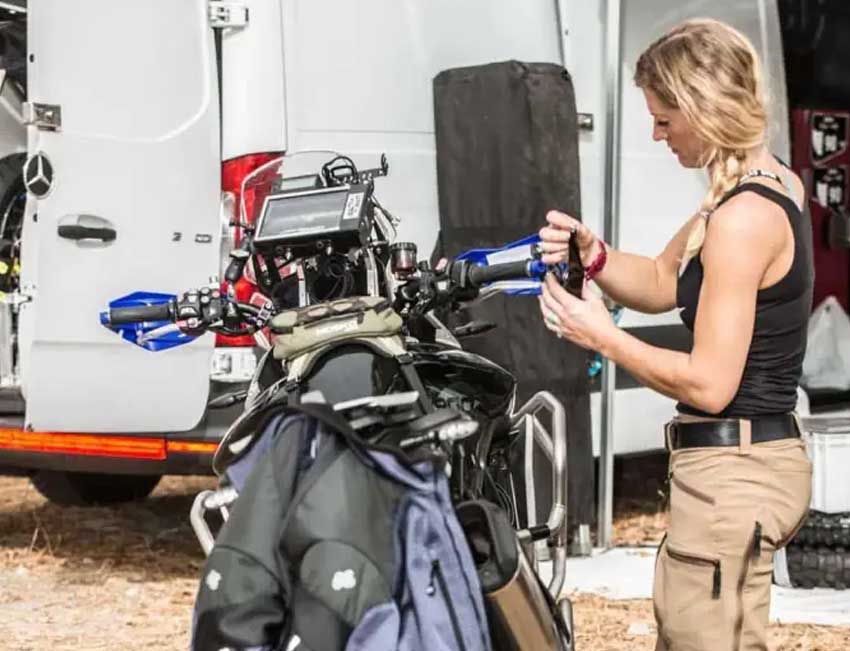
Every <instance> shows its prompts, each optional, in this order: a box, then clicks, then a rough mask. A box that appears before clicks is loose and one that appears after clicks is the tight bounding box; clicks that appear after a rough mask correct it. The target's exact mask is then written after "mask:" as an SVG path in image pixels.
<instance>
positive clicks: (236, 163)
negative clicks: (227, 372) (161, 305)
mask: <svg viewBox="0 0 850 651" xmlns="http://www.w3.org/2000/svg"><path fill="white" fill-rule="evenodd" d="M282 155H283V152H271V153H266V154H249V155H247V156H240V157H239V158H232V159H230V160H226V161H224V162H223V163H222V164H221V191H222V192H227V193H229V194H230V195H231V197H230V198H229V200H233V201H234V204H233V206H234V216H235V217H237V218H238V217H239V207H240V205H241V200H242V196H241V192H242V181H244V180H245V177H246V176H248V175H249V174H250V173H251V172H253V171H254V170H256V169H257V168H258V167H260V166H261V165H265V164H266V163H268V162H269V161H271V160H274V159H275V158H279V157H280V156H282ZM246 194H247V193H246ZM258 201H262V197H259V196H257V193H256V192H251V193H250V195H249V196H246V197H245V208H246V211H247V214H248V219H249V221H252V220H253V215H254V204H255V203H257V202H258ZM241 231H242V229H240V228H237V227H232V228H231V231H230V238H229V239H230V243H231V245H232V246H238V245H239V242H240V240H241V239H242V232H241ZM229 253H230V251H229V250H227V251H222V255H223V256H225V257H226V256H228V255H229ZM223 264H225V265H226V262H223ZM256 289H257V288H256V286H255V285H254V283H252V282H251V281H250V280H248V279H247V278H245V277H244V276H243V277H242V278H240V279H239V280H238V281H237V282H236V284H235V286H234V291H235V293H236V298H237V300H239V301H244V302H246V303H247V302H248V301H250V299H251V296H252V295H253V294H254V292H255V291H256ZM215 345H216V346H218V347H222V346H253V345H254V337H252V336H244V337H228V336H226V335H216V340H215Z"/></svg>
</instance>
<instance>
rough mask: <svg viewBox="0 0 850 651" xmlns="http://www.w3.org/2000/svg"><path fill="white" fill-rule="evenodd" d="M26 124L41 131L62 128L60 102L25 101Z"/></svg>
mask: <svg viewBox="0 0 850 651" xmlns="http://www.w3.org/2000/svg"><path fill="white" fill-rule="evenodd" d="M23 114H24V125H25V126H34V127H35V128H36V129H40V130H41V131H61V130H62V107H61V106H59V105H58V104H40V103H38V102H24V103H23Z"/></svg>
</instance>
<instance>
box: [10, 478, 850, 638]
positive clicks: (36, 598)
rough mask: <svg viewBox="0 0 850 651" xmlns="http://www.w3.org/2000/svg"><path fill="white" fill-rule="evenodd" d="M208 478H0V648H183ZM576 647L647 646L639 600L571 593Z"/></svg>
mask: <svg viewBox="0 0 850 651" xmlns="http://www.w3.org/2000/svg"><path fill="white" fill-rule="evenodd" d="M212 484H213V480H212V479H208V478H176V477H175V478H167V479H165V480H163V482H162V483H161V484H160V486H158V487H157V489H156V491H155V492H154V494H153V496H152V497H151V498H150V499H148V500H146V501H144V502H140V503H137V504H130V505H124V506H121V507H114V508H91V509H80V508H65V509H62V508H58V507H55V506H53V505H51V504H49V503H47V502H46V501H45V500H44V499H43V498H42V497H41V496H40V495H39V494H38V493H37V492H35V490H34V489H32V488H31V487H30V485H29V482H28V481H27V480H26V479H23V478H12V477H0V613H2V616H0V650H2V651H47V650H50V651H107V650H108V651H113V650H115V649H134V650H136V651H151V650H153V649H157V650H163V651H172V650H174V651H177V650H180V651H183V650H185V649H187V648H188V644H189V626H190V616H191V607H192V601H193V598H194V594H195V589H196V580H197V579H196V577H197V576H198V573H199V570H200V568H201V565H202V563H203V555H202V553H201V551H200V548H199V547H198V545H197V543H196V542H195V538H194V534H193V533H192V531H191V528H190V527H189V523H188V512H189V507H190V505H191V502H192V499H193V497H194V495H195V494H196V493H197V492H198V491H200V490H202V489H203V488H207V487H210V486H212ZM664 524H665V516H664V514H663V513H662V512H661V511H660V510H659V508H658V506H657V505H656V504H654V503H653V502H652V501H651V500H650V501H644V502H641V503H630V502H622V501H619V502H618V508H617V525H616V532H617V541H618V542H619V543H622V544H636V543H641V542H647V541H652V540H656V541H657V540H658V539H659V538H660V535H661V531H662V530H663V527H664ZM574 603H575V618H576V626H577V629H578V649H579V651H603V650H604V651H626V650H628V651H643V650H644V649H645V650H647V651H651V650H652V649H653V648H654V625H653V620H652V606H651V604H650V602H649V601H647V600H640V601H607V600H605V599H602V598H600V597H596V596H592V595H578V596H575V598H574ZM770 635H771V638H772V643H773V648H774V649H782V650H783V651H785V650H789V651H845V650H846V649H850V629H840V628H828V627H821V626H772V627H771V629H770Z"/></svg>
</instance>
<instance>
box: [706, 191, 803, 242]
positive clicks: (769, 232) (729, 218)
mask: <svg viewBox="0 0 850 651" xmlns="http://www.w3.org/2000/svg"><path fill="white" fill-rule="evenodd" d="M787 219H788V218H787V216H786V214H785V211H784V210H783V209H782V207H781V206H779V204H777V203H776V202H774V201H771V200H770V199H766V198H765V197H763V196H761V195H760V194H757V193H755V192H741V193H739V194H737V195H735V196H734V197H732V198H731V199H729V201H727V202H726V203H724V204H723V205H722V206H720V207H719V208H718V209H717V210H715V211H714V213H713V214H712V215H711V217H710V218H709V220H708V228H707V229H706V237H705V246H706V248H707V249H709V248H712V247H713V246H714V245H721V246H723V247H724V248H725V247H734V248H736V249H737V248H739V247H740V248H745V249H749V250H750V251H753V250H761V251H764V252H765V253H767V254H768V255H770V256H772V255H773V254H775V253H776V252H777V251H779V250H780V249H781V248H782V246H783V245H784V243H785V239H786V237H787V232H786V229H785V228H781V227H780V225H781V224H783V223H784V222H787Z"/></svg>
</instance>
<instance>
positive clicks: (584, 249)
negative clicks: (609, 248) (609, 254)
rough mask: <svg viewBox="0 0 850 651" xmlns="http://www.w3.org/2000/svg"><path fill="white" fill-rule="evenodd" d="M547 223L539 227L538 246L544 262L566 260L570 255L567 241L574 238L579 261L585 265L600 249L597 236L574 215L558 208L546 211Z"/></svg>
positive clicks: (557, 262) (553, 262)
mask: <svg viewBox="0 0 850 651" xmlns="http://www.w3.org/2000/svg"><path fill="white" fill-rule="evenodd" d="M546 221H547V222H548V224H547V225H546V226H544V227H543V228H541V229H540V240H541V241H540V248H541V249H542V250H543V258H542V260H543V262H544V263H545V264H559V263H561V262H566V261H567V259H568V258H569V255H570V250H569V242H570V238H571V237H575V238H576V244H578V250H579V255H580V257H581V263H582V264H583V265H584V266H585V267H587V266H588V265H589V264H590V263H592V262H593V261H594V260H595V259H596V256H597V255H598V254H599V252H600V251H601V246H600V244H599V238H597V237H596V235H594V234H593V231H591V230H590V229H589V228H588V227H587V226H585V225H584V224H582V223H581V222H580V221H579V220H577V219H575V218H574V217H570V216H569V215H567V214H566V213H563V212H560V211H558V210H550V211H549V212H548V213H546Z"/></svg>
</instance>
